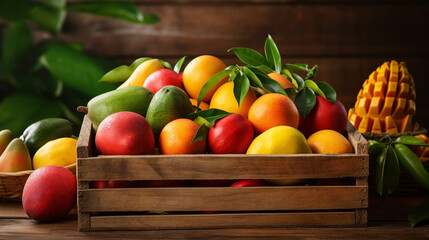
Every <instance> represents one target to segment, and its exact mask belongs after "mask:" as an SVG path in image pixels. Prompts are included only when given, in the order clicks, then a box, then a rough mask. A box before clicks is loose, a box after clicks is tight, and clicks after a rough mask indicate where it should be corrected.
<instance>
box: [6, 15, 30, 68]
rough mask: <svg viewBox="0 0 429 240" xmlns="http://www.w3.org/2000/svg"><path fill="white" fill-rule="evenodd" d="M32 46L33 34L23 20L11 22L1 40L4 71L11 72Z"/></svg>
mask: <svg viewBox="0 0 429 240" xmlns="http://www.w3.org/2000/svg"><path fill="white" fill-rule="evenodd" d="M32 46H33V36H32V35H31V31H30V29H29V28H28V26H27V24H26V23H25V22H13V23H12V24H11V25H10V26H9V29H8V31H7V34H6V37H5V39H4V42H3V64H4V71H5V72H6V73H9V72H12V71H13V70H14V69H15V68H16V66H17V64H18V63H19V61H20V60H21V58H22V57H24V55H25V54H26V53H27V52H28V51H29V50H30V49H31V47H32Z"/></svg>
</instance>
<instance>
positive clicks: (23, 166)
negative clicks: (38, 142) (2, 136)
mask: <svg viewBox="0 0 429 240" xmlns="http://www.w3.org/2000/svg"><path fill="white" fill-rule="evenodd" d="M31 169H32V165H31V157H30V153H29V152H28V148H27V146H26V145H25V143H24V142H23V141H22V140H21V139H19V138H14V139H13V140H12V141H11V142H10V143H9V145H8V146H7V147H6V149H5V150H4V152H3V154H2V155H1V156H0V172H19V171H25V170H31Z"/></svg>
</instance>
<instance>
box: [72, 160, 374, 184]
mask: <svg viewBox="0 0 429 240" xmlns="http://www.w3.org/2000/svg"><path fill="white" fill-rule="evenodd" d="M79 174H80V178H81V180H82V181H93V180H166V179H179V180H180V179H250V178H255V179H282V178H340V177H367V176H368V155H367V154H306V155H302V154H291V155H241V154H240V155H237V154H236V155H216V154H202V155H152V156H144V155H139V156H99V157H92V158H86V159H79Z"/></svg>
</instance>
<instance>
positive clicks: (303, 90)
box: [197, 35, 337, 118]
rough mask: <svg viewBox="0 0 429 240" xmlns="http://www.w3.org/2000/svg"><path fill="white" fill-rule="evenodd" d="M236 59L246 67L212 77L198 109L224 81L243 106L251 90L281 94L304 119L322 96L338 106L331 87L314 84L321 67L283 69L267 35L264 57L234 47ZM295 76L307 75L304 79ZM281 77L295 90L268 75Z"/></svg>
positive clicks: (200, 95) (202, 90)
mask: <svg viewBox="0 0 429 240" xmlns="http://www.w3.org/2000/svg"><path fill="white" fill-rule="evenodd" d="M228 51H232V52H234V53H235V55H236V56H237V57H238V59H240V61H242V62H243V63H245V64H247V65H245V66H238V65H237V66H228V67H227V68H225V70H223V71H221V72H219V73H217V74H215V75H214V76H213V77H211V78H210V79H209V80H208V81H207V82H206V83H205V84H204V86H203V87H202V88H201V91H200V93H199V95H198V98H197V101H198V105H199V104H200V103H201V101H202V100H203V99H204V97H205V96H206V95H207V93H208V92H209V91H210V90H211V89H213V88H214V87H215V86H216V85H217V84H218V83H219V82H221V81H222V79H224V78H225V77H229V81H233V82H234V96H235V99H236V100H237V103H238V105H239V106H240V104H241V102H242V100H243V99H244V96H245V95H246V94H247V91H248V90H249V88H250V86H253V87H256V88H260V89H263V90H264V91H266V92H270V93H279V94H283V95H286V96H288V97H289V98H291V99H292V100H293V101H294V102H295V105H296V107H297V108H298V111H299V113H300V115H301V116H302V117H303V118H305V117H306V116H307V115H308V113H309V112H310V111H311V110H312V109H313V107H314V105H315V104H316V95H320V96H322V97H324V98H326V99H327V100H329V101H331V102H333V103H334V102H335V101H336V98H337V94H336V92H335V90H334V88H332V87H331V86H330V85H329V84H328V83H326V82H317V83H316V82H315V81H313V80H312V79H314V78H315V77H316V73H317V70H318V66H317V65H314V66H313V67H311V68H309V66H308V64H305V63H294V64H291V63H286V64H285V65H282V63H281V55H280V52H279V50H278V48H277V45H276V43H275V42H274V40H273V38H272V37H271V36H270V35H268V37H267V39H266V41H265V45H264V53H265V56H264V55H262V54H260V53H259V52H257V51H255V50H253V49H250V48H245V47H233V48H231V49H229V50H228ZM296 72H304V73H306V76H305V77H302V76H301V75H299V74H297V73H296ZM269 73H278V74H282V75H283V76H285V77H286V78H287V79H288V80H290V81H291V82H292V84H293V86H294V87H295V89H294V88H287V89H283V88H282V87H281V85H280V84H279V83H278V82H277V81H275V80H273V79H272V78H270V77H269V76H268V75H267V74H269Z"/></svg>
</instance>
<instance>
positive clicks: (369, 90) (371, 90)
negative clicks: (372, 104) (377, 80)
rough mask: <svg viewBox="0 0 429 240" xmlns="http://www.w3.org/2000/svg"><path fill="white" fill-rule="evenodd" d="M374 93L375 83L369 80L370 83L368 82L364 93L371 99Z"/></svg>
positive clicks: (364, 95)
mask: <svg viewBox="0 0 429 240" xmlns="http://www.w3.org/2000/svg"><path fill="white" fill-rule="evenodd" d="M373 93H374V84H373V83H370V82H368V84H366V85H365V87H363V92H362V95H363V97H366V98H369V99H371V98H372V94H373Z"/></svg>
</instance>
